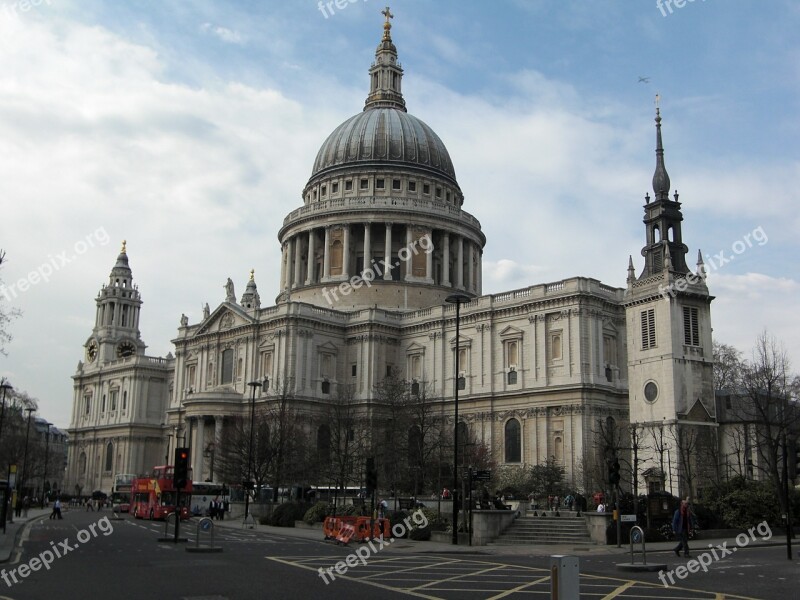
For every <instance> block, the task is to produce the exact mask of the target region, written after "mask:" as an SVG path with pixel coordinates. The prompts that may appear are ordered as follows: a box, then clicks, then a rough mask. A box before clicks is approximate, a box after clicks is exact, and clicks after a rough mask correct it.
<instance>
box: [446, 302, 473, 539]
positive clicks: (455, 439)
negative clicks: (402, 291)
mask: <svg viewBox="0 0 800 600" xmlns="http://www.w3.org/2000/svg"><path fill="white" fill-rule="evenodd" d="M470 300H471V298H470V297H469V296H467V295H466V294H450V295H449V296H448V297H447V298H445V299H444V301H445V302H447V303H449V304H455V305H456V368H455V373H454V374H453V397H454V399H455V403H454V404H455V421H454V423H453V493H452V494H451V496H452V497H453V544H455V545H458V387H459V386H458V384H459V378H460V377H459V372H460V371H459V364H458V362H459V354H460V350H461V348H460V341H461V340H460V339H459V321H460V320H461V305H462V304H465V303H467V302H469V301H470Z"/></svg>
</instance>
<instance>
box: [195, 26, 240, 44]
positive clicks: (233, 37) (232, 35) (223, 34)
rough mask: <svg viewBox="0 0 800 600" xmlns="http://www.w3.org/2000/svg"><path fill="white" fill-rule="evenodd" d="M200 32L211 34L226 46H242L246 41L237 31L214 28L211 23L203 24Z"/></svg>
mask: <svg viewBox="0 0 800 600" xmlns="http://www.w3.org/2000/svg"><path fill="white" fill-rule="evenodd" d="M200 31H202V32H203V33H208V34H211V35H213V36H215V37H217V38H219V39H220V40H222V41H223V42H225V43H226V44H244V43H245V42H246V41H247V40H246V38H245V37H244V36H243V35H242V34H241V33H239V32H238V31H234V30H232V29H228V28H227V27H220V26H215V25H212V24H211V23H203V24H202V25H201V26H200Z"/></svg>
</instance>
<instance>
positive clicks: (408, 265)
mask: <svg viewBox="0 0 800 600" xmlns="http://www.w3.org/2000/svg"><path fill="white" fill-rule="evenodd" d="M413 243H414V240H412V239H411V227H410V226H408V225H406V254H407V255H408V258H407V259H406V261H405V262H406V266H405V269H406V276H405V277H404V278H403V279H404V280H405V281H408V280H410V279H411V277H412V276H413V273H412V271H411V257H412V256H413V254H412V252H411V244H413Z"/></svg>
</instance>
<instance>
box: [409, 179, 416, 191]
mask: <svg viewBox="0 0 800 600" xmlns="http://www.w3.org/2000/svg"><path fill="white" fill-rule="evenodd" d="M408 191H409V192H416V191H417V182H416V181H409V182H408Z"/></svg>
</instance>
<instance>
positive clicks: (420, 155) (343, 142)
mask: <svg viewBox="0 0 800 600" xmlns="http://www.w3.org/2000/svg"><path fill="white" fill-rule="evenodd" d="M395 165H397V166H403V167H404V168H409V167H411V168H416V169H419V170H420V171H424V172H427V173H429V174H432V175H439V176H443V177H445V178H446V179H449V180H450V181H451V182H452V183H454V184H457V183H456V173H455V170H454V169H453V162H452V161H451V160H450V154H449V153H448V152H447V148H446V147H445V145H444V143H443V142H442V140H441V138H440V137H439V136H438V135H436V132H434V131H433V129H431V128H430V127H429V126H428V125H427V124H426V123H424V122H423V121H421V120H420V119H418V118H417V117H415V116H413V115H410V114H408V113H407V112H405V109H404V108H400V107H386V106H368V107H367V108H366V109H365V110H364V111H363V112H361V113H359V114H357V115H355V116H353V117H350V118H349V119H347V120H346V121H345V122H344V123H342V124H341V125H339V126H338V127H337V128H336V129H335V130H334V131H333V133H331V134H330V135H329V136H328V139H326V140H325V143H323V144H322V147H321V148H320V149H319V152H318V153H317V158H316V160H315V161H314V169H313V171H312V173H311V177H312V178H314V177H316V176H317V175H324V174H328V173H330V172H331V171H335V170H338V169H341V168H345V167H353V166H369V167H375V166H378V167H381V166H395Z"/></svg>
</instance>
